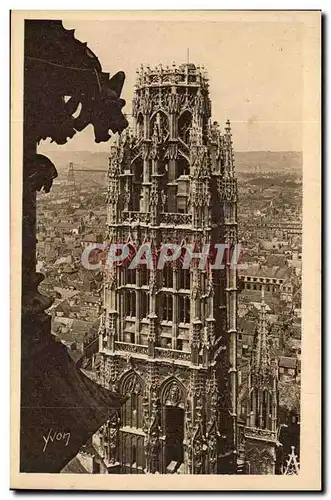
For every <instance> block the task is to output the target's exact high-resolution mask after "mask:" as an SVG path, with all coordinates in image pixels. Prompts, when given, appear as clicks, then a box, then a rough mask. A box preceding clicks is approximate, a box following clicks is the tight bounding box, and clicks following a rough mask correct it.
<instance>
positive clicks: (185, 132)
mask: <svg viewBox="0 0 331 500" xmlns="http://www.w3.org/2000/svg"><path fill="white" fill-rule="evenodd" d="M191 127H192V113H190V111H188V110H186V111H184V113H182V114H181V115H180V117H179V119H178V134H179V137H180V138H181V140H182V141H183V142H185V144H187V145H188V144H189V142H190V129H191Z"/></svg>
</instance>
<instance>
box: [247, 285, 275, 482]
mask: <svg viewBox="0 0 331 500" xmlns="http://www.w3.org/2000/svg"><path fill="white" fill-rule="evenodd" d="M265 309H266V305H265V302H264V289H262V300H261V313H260V325H259V327H258V328H257V331H256V334H255V341H254V347H253V351H252V357H251V363H250V372H249V380H248V396H249V397H248V400H247V401H248V404H247V406H248V408H247V423H246V427H245V429H244V436H245V461H246V472H247V473H248V474H275V465H276V446H277V408H278V390H277V379H278V375H277V365H276V363H275V362H272V361H271V359H270V351H269V340H268V332H267V322H266V310H265Z"/></svg>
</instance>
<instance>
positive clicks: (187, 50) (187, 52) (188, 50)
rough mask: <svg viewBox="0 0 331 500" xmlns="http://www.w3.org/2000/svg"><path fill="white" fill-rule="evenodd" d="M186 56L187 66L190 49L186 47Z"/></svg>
mask: <svg viewBox="0 0 331 500" xmlns="http://www.w3.org/2000/svg"><path fill="white" fill-rule="evenodd" d="M186 54H187V64H189V63H190V49H189V47H187V49H186Z"/></svg>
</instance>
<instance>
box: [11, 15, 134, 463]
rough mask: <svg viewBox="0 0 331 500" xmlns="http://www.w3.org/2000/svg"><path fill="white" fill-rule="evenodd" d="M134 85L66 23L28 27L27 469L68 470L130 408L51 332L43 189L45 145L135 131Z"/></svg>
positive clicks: (51, 174) (23, 448)
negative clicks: (39, 194)
mask: <svg viewBox="0 0 331 500" xmlns="http://www.w3.org/2000/svg"><path fill="white" fill-rule="evenodd" d="M124 79H125V75H124V73H123V72H119V73H116V75H114V76H113V77H112V78H110V77H109V74H108V73H104V72H103V71H102V68H101V65H100V62H99V60H98V58H97V57H96V56H95V55H94V54H93V52H92V51H91V50H90V49H89V48H88V47H87V44H86V43H82V42H80V41H79V40H76V39H75V37H74V31H73V30H66V29H64V27H63V25H62V22H61V21H53V20H52V21H48V20H26V21H25V46H24V131H23V133H24V139H23V214H22V215H23V222H22V321H21V325H22V332H21V421H20V426H21V432H20V472H54V473H56V472H60V471H61V469H62V468H63V467H64V466H65V465H66V464H67V463H68V462H69V461H70V460H71V459H72V458H73V457H74V456H75V455H76V454H77V452H78V450H79V448H80V447H81V446H82V445H83V444H85V443H86V441H87V440H88V439H89V438H90V437H91V436H92V434H93V433H94V432H95V431H96V430H97V429H98V428H99V427H100V426H101V425H102V424H103V423H104V422H105V421H106V420H107V419H108V418H110V416H111V415H113V414H114V412H115V411H118V409H119V408H120V406H121V404H122V398H121V397H120V396H119V395H117V394H114V393H111V392H110V391H108V390H107V389H105V388H103V387H101V386H99V385H97V384H95V383H94V382H92V381H91V380H90V379H88V378H87V377H86V376H85V375H84V374H82V372H81V371H80V370H79V367H78V365H76V364H75V363H74V362H73V361H72V359H71V358H70V356H69V355H68V352H67V349H66V347H65V346H64V345H63V344H61V343H60V342H58V341H57V340H56V338H55V337H54V336H53V335H52V334H51V323H50V319H51V318H50V316H49V315H48V314H46V313H45V310H46V309H47V308H48V307H49V306H50V305H51V303H52V299H50V298H48V297H45V296H43V295H42V294H41V293H40V292H39V291H38V285H39V283H40V282H41V281H42V279H43V276H42V275H41V274H40V273H36V191H39V190H41V189H44V191H45V192H49V191H50V189H51V186H52V182H53V179H54V178H55V177H56V176H57V172H56V168H55V165H54V164H53V163H52V162H51V161H50V160H49V159H48V158H47V157H46V156H43V155H39V154H37V144H38V143H39V142H40V141H41V140H43V139H47V138H50V139H51V140H52V141H54V142H56V143H57V144H65V143H66V142H67V141H68V140H69V139H70V138H72V137H73V136H74V134H75V133H76V132H80V131H81V130H83V129H84V128H85V127H87V126H88V125H89V124H91V125H92V126H93V128H94V135H95V141H96V142H102V141H107V140H108V139H109V137H110V135H109V130H111V131H112V132H113V133H116V132H121V131H122V130H124V129H125V128H126V127H127V125H128V123H127V120H126V118H125V116H124V115H123V113H122V108H123V106H124V105H125V101H124V100H123V99H121V97H120V94H121V91H122V87H123V83H124ZM77 113H78V115H76V114H77ZM74 114H75V115H76V116H74ZM48 436H51V437H53V436H56V439H55V438H54V439H53V440H52V439H51V438H49V439H48ZM58 436H66V439H65V440H64V439H58ZM47 439H48V441H47V446H46V447H45V440H47Z"/></svg>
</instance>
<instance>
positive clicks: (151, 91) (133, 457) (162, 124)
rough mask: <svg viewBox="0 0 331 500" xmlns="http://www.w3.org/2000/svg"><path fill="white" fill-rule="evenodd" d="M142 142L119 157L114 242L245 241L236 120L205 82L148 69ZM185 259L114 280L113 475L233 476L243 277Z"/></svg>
mask: <svg viewBox="0 0 331 500" xmlns="http://www.w3.org/2000/svg"><path fill="white" fill-rule="evenodd" d="M137 73H138V74H137V83H136V88H135V94H134V99H133V118H134V129H133V132H129V133H126V134H125V135H123V134H122V136H121V137H120V138H119V141H118V144H117V145H116V146H113V147H112V150H111V156H110V164H109V190H108V243H110V244H111V243H127V244H130V245H131V247H132V248H133V249H137V248H138V247H139V246H140V245H141V244H143V243H144V244H146V243H148V244H151V245H152V246H153V248H156V249H158V248H160V247H161V245H162V244H165V243H171V244H177V245H182V246H184V245H193V247H194V249H195V252H198V251H201V248H202V245H204V244H209V243H210V244H213V243H228V244H235V243H236V242H237V184H236V178H235V174H234V166H233V151H232V140H231V130H230V123H229V121H228V122H227V124H226V128H225V133H224V134H223V135H222V134H221V133H220V130H219V127H218V125H217V123H216V122H214V123H213V124H212V123H211V121H210V116H211V103H210V99H209V91H208V79H207V76H206V74H205V72H204V71H203V70H202V69H200V68H198V67H196V66H195V65H193V64H183V65H181V66H179V67H176V66H173V67H172V68H170V69H169V68H162V66H160V67H159V68H156V69H154V70H152V69H150V68H149V67H147V68H143V67H141V69H140V71H139V72H137ZM229 259H230V256H229V255H227V262H226V265H225V266H224V269H223V270H220V269H212V268H211V265H210V264H207V265H206V266H205V267H204V268H203V269H200V268H199V266H198V265H197V263H195V264H193V265H191V266H190V267H189V269H183V268H182V266H181V262H182V261H181V260H180V259H178V261H176V262H171V263H169V264H168V265H166V266H165V267H164V269H162V270H160V269H156V268H155V267H156V266H154V268H153V269H148V268H147V266H146V265H143V264H141V265H139V266H138V268H137V269H129V268H128V266H125V265H122V266H117V267H108V268H107V270H106V271H105V285H104V318H103V321H102V325H101V329H100V347H99V351H100V352H99V362H100V363H99V371H98V376H99V378H100V382H101V383H102V384H103V385H105V386H106V387H108V388H110V389H111V390H116V391H119V392H120V393H122V394H124V395H127V396H128V399H127V402H126V404H125V406H124V407H123V409H122V412H121V415H120V416H119V419H114V421H112V422H109V423H108V424H107V426H105V427H104V428H103V429H101V430H100V432H99V436H98V437H97V439H98V442H99V444H100V447H101V448H102V450H103V451H102V453H103V455H104V457H105V461H106V462H107V463H108V469H109V471H110V472H111V471H113V472H116V473H118V472H122V473H155V472H159V473H167V472H168V473H174V472H178V473H186V474H214V473H220V474H222V473H227V474H228V473H230V474H231V473H234V472H235V467H236V435H237V433H236V403H237V380H236V377H237V373H236V355H237V353H236V342H237V339H236V336H237V334H236V309H237V284H236V271H235V270H234V269H233V268H232V267H231V268H230V265H229Z"/></svg>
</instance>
